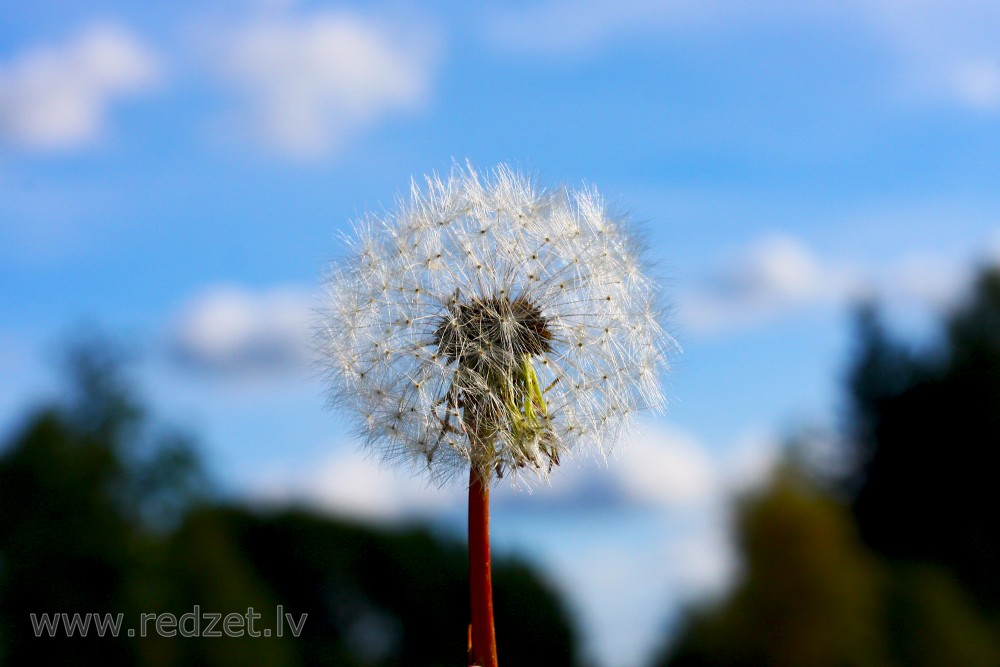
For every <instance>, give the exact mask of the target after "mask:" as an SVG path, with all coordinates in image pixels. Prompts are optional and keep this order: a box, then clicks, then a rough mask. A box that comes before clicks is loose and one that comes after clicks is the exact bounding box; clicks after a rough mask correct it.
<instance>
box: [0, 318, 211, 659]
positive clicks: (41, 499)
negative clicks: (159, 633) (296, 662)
mask: <svg viewBox="0 0 1000 667" xmlns="http://www.w3.org/2000/svg"><path fill="white" fill-rule="evenodd" d="M122 362H123V357H122V355H121V354H120V352H118V351H116V349H115V348H114V347H112V346H110V345H108V344H106V342H105V341H103V340H102V339H100V338H98V337H95V336H91V337H88V338H86V339H83V340H82V341H81V342H79V343H77V344H76V345H74V346H73V347H72V348H71V349H70V350H69V352H68V354H67V356H66V370H67V372H68V376H69V388H70V391H69V396H68V399H67V400H66V402H65V403H57V404H53V405H49V406H45V407H42V408H40V409H38V410H36V411H34V412H33V413H32V414H31V415H29V416H28V418H27V419H26V420H25V421H24V423H23V426H22V427H21V429H20V430H19V431H18V432H17V433H15V434H14V436H13V437H12V438H11V439H10V440H9V441H6V442H4V443H3V444H2V445H0V453H2V455H0V633H2V634H0V647H2V654H0V657H2V658H3V659H5V660H6V662H7V663H8V664H12V665H16V664H35V663H43V664H53V665H60V664H66V665H90V664H94V665H97V664H101V665H117V664H134V663H135V661H136V659H137V656H138V654H137V653H136V642H135V641H125V640H121V641H115V640H110V639H101V638H99V637H94V636H93V633H92V634H91V637H89V638H88V639H87V640H82V639H80V638H66V637H54V638H48V637H46V638H45V639H44V640H38V639H35V638H34V635H33V633H32V627H31V624H30V621H29V614H30V613H38V614H41V613H47V612H55V611H58V612H66V613H68V614H73V613H80V614H86V613H88V612H95V611H98V612H103V611H116V612H117V611H121V612H123V613H126V614H128V613H135V614H138V612H139V611H140V610H148V609H151V608H152V609H155V608H157V607H159V606H160V604H159V603H160V602H161V601H162V600H161V599H159V598H158V597H156V595H155V589H154V588H151V587H150V586H149V585H148V583H147V582H149V581H151V580H153V579H155V578H156V572H155V569H156V563H157V560H158V559H157V547H158V544H159V542H160V538H158V537H157V535H156V530H158V529H160V528H162V527H163V526H165V525H166V523H167V522H169V521H171V520H175V519H176V518H177V517H178V516H179V515H180V514H181V513H182V512H183V511H184V506H185V504H186V503H187V502H188V501H189V500H190V499H191V498H193V495H192V494H193V493H194V490H195V489H196V488H197V486H198V483H197V482H196V481H195V480H196V478H197V469H196V467H195V466H194V464H193V458H192V457H191V456H190V453H189V452H190V450H189V448H188V444H187V442H186V441H185V440H184V439H183V438H181V437H179V436H177V435H175V434H169V433H160V432H155V431H154V430H153V429H152V428H151V427H150V426H149V423H148V420H147V419H146V416H145V414H144V411H143V409H142V406H141V404H140V402H139V401H138V399H137V398H136V394H135V392H134V391H133V389H132V386H131V384H130V382H129V381H128V378H127V377H126V376H125V374H124V373H123V371H122Z"/></svg>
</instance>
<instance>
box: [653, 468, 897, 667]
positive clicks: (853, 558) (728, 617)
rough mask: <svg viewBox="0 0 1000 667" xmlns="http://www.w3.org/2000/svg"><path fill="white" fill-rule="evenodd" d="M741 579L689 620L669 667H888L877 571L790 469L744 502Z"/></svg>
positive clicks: (833, 512) (844, 524) (843, 516)
mask: <svg viewBox="0 0 1000 667" xmlns="http://www.w3.org/2000/svg"><path fill="white" fill-rule="evenodd" d="M737 530H738V535H739V538H738V539H739V547H740V550H741V553H742V555H743V573H742V579H741V581H740V583H739V584H738V585H737V586H736V588H735V589H734V590H733V591H732V593H731V594H730V595H729V596H728V597H726V598H725V599H724V600H722V601H721V602H719V603H718V604H717V605H715V606H711V607H707V608H703V609H701V610H697V611H695V612H693V613H692V614H690V615H689V617H688V619H687V621H686V624H685V626H684V627H683V629H682V631H681V633H680V636H679V638H678V640H677V641H676V643H675V644H674V646H673V647H672V649H671V650H670V651H669V652H668V653H667V654H666V655H665V656H664V657H663V658H662V659H660V660H659V661H657V662H656V664H657V665H662V666H663V667H668V666H669V667H701V666H707V665H718V666H720V667H721V666H726V667H737V666H739V667H742V666H744V665H745V666H747V667H749V666H752V665H761V666H774V667H841V666H845V665H852V666H857V667H863V666H872V667H875V666H880V665H887V664H889V662H888V650H887V646H886V644H885V632H884V631H883V618H884V617H883V613H882V598H881V595H880V590H881V586H882V584H881V580H882V577H881V573H880V570H879V566H878V564H877V562H876V560H875V559H874V558H873V557H872V556H871V555H870V554H869V553H868V552H867V550H866V549H865V548H864V545H863V544H862V542H861V540H860V538H859V537H858V536H857V534H856V531H855V529H854V527H853V525H852V524H851V521H850V516H849V514H848V513H847V512H845V511H844V510H843V509H842V508H840V507H839V506H838V505H836V504H835V503H834V502H832V501H831V500H829V499H828V498H826V497H824V496H823V495H822V494H821V493H819V492H818V491H817V490H816V489H814V488H813V487H812V486H811V485H810V484H809V483H808V482H807V481H806V479H805V478H804V477H803V476H802V475H801V474H800V473H799V471H797V470H795V469H794V468H792V467H788V468H786V469H784V470H782V471H781V473H780V474H779V475H778V476H777V477H776V479H775V481H774V483H773V484H772V485H771V486H770V487H768V488H767V489H765V490H764V491H763V492H761V493H760V494H759V495H757V496H754V497H751V498H749V499H747V500H746V501H745V502H744V504H743V506H742V508H741V510H740V513H739V519H738V526H737Z"/></svg>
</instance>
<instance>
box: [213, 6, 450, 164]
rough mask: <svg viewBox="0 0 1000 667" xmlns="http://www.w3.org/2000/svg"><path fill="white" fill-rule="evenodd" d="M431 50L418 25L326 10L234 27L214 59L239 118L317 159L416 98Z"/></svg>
mask: <svg viewBox="0 0 1000 667" xmlns="http://www.w3.org/2000/svg"><path fill="white" fill-rule="evenodd" d="M436 52H437V44H436V42H435V39H434V38H433V36H432V35H431V33H430V32H429V31H428V30H426V29H424V28H422V27H417V28H414V27H413V26H409V27H408V28H407V29H405V30H404V29H397V28H395V27H394V26H392V25H390V24H388V23H386V22H383V21H380V20H376V19H373V18H369V17H365V16H362V15H359V14H354V13H350V12H347V11H325V12H320V13H316V14H313V15H310V16H306V17H293V16H290V15H270V16H268V17H266V18H261V19H258V20H256V21H255V22H253V23H251V24H249V25H245V26H242V27H238V28H235V29H233V30H231V31H230V32H229V33H228V34H227V35H226V36H225V37H224V38H223V40H222V48H221V51H220V52H219V53H220V54H221V55H220V56H219V57H218V58H217V61H216V62H215V64H214V65H215V70H216V72H217V74H218V75H219V76H220V77H221V78H222V80H223V81H224V82H225V83H226V84H227V85H228V86H229V87H230V88H231V89H232V90H233V91H234V92H235V93H236V96H237V98H238V105H239V106H238V109H239V110H237V111H235V112H234V115H235V123H236V124H237V125H238V126H242V128H243V129H244V130H245V131H248V132H251V133H252V134H253V135H254V136H256V137H257V138H258V139H259V140H260V141H261V142H262V143H263V144H264V145H265V146H266V147H268V148H270V149H273V150H275V151H277V152H279V153H281V154H284V155H287V156H290V157H297V158H316V157H322V156H325V155H328V154H330V153H331V152H334V151H336V150H337V149H339V148H340V147H342V146H343V145H344V144H345V143H346V142H348V141H350V140H351V139H352V138H353V137H354V136H356V135H358V134H359V133H361V132H364V131H365V130H367V129H368V128H369V127H370V126H372V125H373V124H375V123H377V122H378V121H380V120H383V119H384V118H386V117H388V116H391V115H393V114H396V113H399V112H406V111H412V110H413V109H415V108H417V107H419V106H420V105H421V104H423V103H424V102H425V101H426V100H427V98H428V96H429V94H430V88H431V75H432V70H433V68H434V64H435V60H436V58H435V55H436Z"/></svg>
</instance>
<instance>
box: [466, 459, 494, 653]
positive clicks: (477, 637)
mask: <svg viewBox="0 0 1000 667" xmlns="http://www.w3.org/2000/svg"><path fill="white" fill-rule="evenodd" d="M469 591H470V594H471V595H470V598H471V602H472V647H471V650H470V651H469V664H470V665H478V667H497V640H496V634H495V633H494V630H493V583H492V576H491V574H490V485H489V480H484V479H482V476H481V475H479V474H477V472H476V468H475V466H472V472H471V474H470V475H469Z"/></svg>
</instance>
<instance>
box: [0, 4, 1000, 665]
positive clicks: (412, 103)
mask: <svg viewBox="0 0 1000 667" xmlns="http://www.w3.org/2000/svg"><path fill="white" fill-rule="evenodd" d="M998 22H1000V9H998V7H997V6H996V5H995V3H990V2H985V1H980V0H959V1H957V2H956V1H953V2H944V1H943V0H920V1H918V2H912V1H911V2H900V1H898V0H868V1H866V2H862V1H861V0H848V1H847V2H842V3H836V6H835V7H833V6H830V3H819V2H795V3H791V2H778V1H773V2H743V1H738V0H728V1H722V0H720V1H718V2H693V1H684V2H682V1H677V2H652V1H649V0H618V1H616V2H610V1H604V0H582V1H580V2H573V3H570V2H559V1H553V2H539V3H526V2H518V3H477V4H471V3H457V2H453V3H451V2H434V3H421V4H417V3H402V2H394V3H365V4H364V5H360V4H356V5H352V4H348V3H342V4H333V3H325V2H304V1H303V2H297V1H296V0H259V1H257V2H254V1H253V0H246V1H242V2H235V1H218V2H199V3H195V2H170V3H167V2H145V3H135V2H124V1H120V2H110V1H101V0H95V1H93V2H87V3H79V2H69V1H67V0H38V1H36V2H31V3H25V2H15V1H14V0H0V286H2V289H0V371H2V373H0V426H3V427H4V428H8V427H10V426H11V424H12V420H13V418H14V417H15V415H17V414H18V411H19V410H20V409H22V408H23V406H24V405H26V404H27V403H29V402H30V401H32V400H34V399H36V398H37V397H38V396H40V395H41V394H43V393H44V392H45V391H46V390H47V389H49V388H50V387H51V386H52V376H51V373H50V370H49V366H48V362H49V360H50V358H51V356H52V351H53V349H54V347H55V345H56V344H57V342H58V340H60V336H63V335H65V334H66V333H67V332H70V331H72V330H73V328H74V327H77V326H79V325H80V324H81V323H82V322H97V323H100V324H101V325H103V326H105V327H106V328H108V329H110V330H112V331H115V332H119V333H121V334H123V335H125V336H127V337H128V338H129V339H130V340H132V341H135V342H136V343H137V344H138V345H139V347H140V348H141V349H142V351H143V352H144V353H145V359H146V361H145V362H144V364H143V367H142V373H143V377H144V378H145V380H146V382H147V384H148V386H149V390H150V394H151V399H152V400H153V402H154V403H155V404H156V405H157V406H159V407H160V408H161V410H162V411H163V412H164V413H165V414H167V415H168V416H170V417H171V418H174V419H175V420H177V421H180V422H181V423H182V424H185V425H187V426H189V427H190V428H192V429H193V430H196V431H197V432H199V433H201V434H202V435H203V440H204V444H203V449H204V454H205V458H206V460H207V461H208V462H209V464H210V465H211V467H212V472H213V474H214V475H215V477H216V478H217V479H219V480H220V483H221V484H222V485H223V486H224V487H225V488H226V489H228V490H229V491H230V492H232V493H235V494H239V495H241V496H246V497H251V498H256V499H262V500H268V501H273V500H275V499H287V498H294V499H298V500H304V501H307V502H312V503H316V504H317V505H318V506H321V507H324V508H327V509H329V510H331V511H337V512H341V513H346V514H350V515H354V516H365V517H369V518H377V519H379V520H398V519H400V518H406V517H407V516H412V515H414V514H416V515H418V516H420V517H424V518H430V519H432V520H435V521H438V522H440V523H441V524H442V525H444V526H449V527H455V526H458V525H460V523H461V509H462V503H461V499H460V495H461V494H460V490H455V489H451V490H445V491H437V490H434V489H427V488H425V487H424V486H423V485H422V483H421V482H420V481H419V480H413V479H411V478H409V477H407V476H406V475H405V474H402V473H400V474H394V473H392V472H389V471H380V470H379V469H378V468H377V466H375V465H374V464H372V463H371V462H369V461H367V460H365V459H364V458H363V457H361V456H360V455H359V454H358V452H357V449H356V445H355V443H353V442H352V441H351V440H350V439H349V438H347V437H345V436H344V435H343V433H344V432H345V427H344V422H343V421H342V420H341V418H340V417H339V416H337V415H334V414H331V413H329V412H327V411H324V410H323V397H322V386H321V385H320V383H318V382H317V381H316V380H315V378H314V377H313V376H312V375H311V373H310V371H309V359H308V358H307V357H308V355H307V353H306V351H305V349H306V348H305V340H306V338H307V336H308V332H309V326H310V325H309V322H310V313H311V309H312V308H313V307H314V305H315V303H316V298H317V295H318V294H319V293H320V290H319V280H320V276H321V275H322V272H323V270H324V267H325V266H326V265H327V263H328V262H329V261H331V260H332V259H334V258H335V257H336V255H337V253H338V243H337V241H336V235H337V233H338V232H341V231H345V230H347V229H349V223H350V221H351V219H353V218H355V217H357V216H359V215H360V214H362V213H363V212H364V211H366V210H382V209H385V208H391V207H392V203H393V200H394V198H395V197H396V196H397V195H399V194H401V193H403V192H405V191H406V189H407V187H408V183H409V179H410V178H411V177H419V176H420V175H421V174H424V173H426V172H429V171H432V170H438V171H447V170H448V169H449V168H450V166H451V165H452V163H453V161H460V162H461V161H464V160H466V159H468V160H470V161H472V163H474V164H475V165H477V166H478V167H480V168H483V169H488V168H490V167H491V166H492V165H495V164H497V163H498V162H509V163H511V164H512V165H514V166H517V167H521V168H524V169H527V170H530V171H532V172H533V173H535V174H536V175H537V177H538V179H539V181H540V182H541V183H543V184H549V185H558V184H562V183H566V184H570V185H578V184H580V183H582V182H587V183H592V184H594V185H596V186H597V187H598V189H599V190H600V191H601V192H602V193H603V194H604V195H605V196H606V197H607V198H608V199H609V201H611V202H612V203H614V204H615V205H617V206H618V207H619V208H620V209H622V210H624V211H627V212H628V213H629V214H630V216H631V217H632V218H633V219H634V220H636V221H637V222H638V223H640V225H641V227H643V229H644V230H645V233H646V235H647V238H648V241H649V243H650V245H651V248H652V255H653V256H654V257H655V258H656V260H657V262H658V266H657V271H658V272H659V274H660V275H661V276H662V278H663V280H664V282H665V283H666V285H667V287H668V290H667V291H668V294H669V296H670V301H671V303H672V306H673V309H672V315H671V321H670V327H671V330H672V331H673V333H674V335H675V336H676V338H677V339H678V341H679V342H680V344H681V346H682V347H683V349H684V353H683V354H682V355H680V356H679V357H678V358H676V359H675V360H674V371H673V373H672V375H671V378H670V384H669V387H668V391H669V395H670V396H671V397H672V399H673V402H672V405H671V408H670V410H669V413H668V414H667V415H666V416H665V417H662V418H656V419H651V420H647V421H645V422H644V425H643V430H641V431H640V432H639V433H638V434H637V435H636V436H635V437H634V438H633V439H632V440H633V442H631V443H627V444H628V445H629V446H627V447H623V454H622V455H621V457H619V458H618V459H616V460H612V461H610V462H609V463H608V465H607V466H606V467H605V466H603V465H593V464H591V465H581V466H576V465H571V466H568V467H567V470H565V471H563V473H562V474H561V476H560V475H557V476H555V477H554V478H553V481H552V487H551V488H547V489H538V490H536V492H535V493H534V494H533V495H531V496H526V495H525V494H523V493H522V494H513V493H507V494H506V495H501V496H500V498H499V499H498V506H497V509H496V513H495V520H494V531H495V533H496V538H495V539H496V542H497V544H498V548H500V549H501V550H504V549H506V550H516V551H520V552H522V553H525V554H527V555H528V556H529V557H532V558H533V559H535V560H536V562H538V563H539V564H540V565H541V566H542V567H543V568H545V570H546V572H548V573H549V574H550V576H552V577H553V578H554V580H556V581H557V583H558V584H559V585H560V586H561V587H562V588H563V589H564V591H565V592H566V594H567V595H568V596H569V599H570V600H571V601H572V603H573V604H574V609H575V610H576V613H577V615H578V617H579V619H580V622H581V624H582V625H583V627H585V628H586V629H587V630H588V635H589V636H590V637H591V639H590V643H589V645H588V648H589V650H590V651H591V652H592V653H593V654H594V655H595V656H596V657H597V658H598V659H599V660H601V661H602V662H603V664H605V665H608V666H611V665H616V666H617V665H620V666H622V667H631V666H632V665H638V664H641V660H642V658H643V656H644V654H645V653H646V652H648V651H649V650H650V648H651V647H652V646H654V645H655V644H656V643H657V642H658V641H660V639H661V637H662V631H663V629H664V628H665V627H666V626H667V623H668V619H669V618H670V616H671V614H672V613H674V612H676V609H677V605H678V604H679V603H680V602H681V601H682V600H684V599H686V598H687V597H689V596H691V595H695V594H698V593H700V592H704V591H710V590H718V588H719V587H720V586H722V585H724V583H725V581H726V580H727V577H729V576H731V574H732V572H733V571H734V570H733V563H732V559H731V557H730V556H729V552H728V550H727V547H726V544H725V531H724V527H725V517H726V510H725V507H726V503H725V499H726V498H727V497H728V496H729V495H731V494H732V493H734V492H735V491H738V490H739V489H741V488H745V487H746V485H748V484H752V483H753V482H754V480H759V479H760V478H761V476H762V475H764V474H765V471H766V468H767V465H768V462H769V461H771V460H773V458H774V456H775V454H774V452H775V451H776V447H777V445H776V442H778V441H779V440H780V438H781V437H782V435H784V434H787V433H788V432H789V431H790V430H793V429H795V428H797V427H799V426H802V425H804V424H814V423H819V424H830V423H832V422H834V421H835V419H836V414H837V410H838V409H839V407H840V403H839V401H840V400H841V399H840V392H839V387H838V382H839V380H840V378H841V375H842V373H843V370H844V363H845V359H846V355H847V354H848V352H849V342H850V338H849V335H850V331H849V319H848V317H847V313H848V310H849V304H850V303H851V302H852V301H853V300H854V299H856V298H857V297H859V296H861V295H875V296H877V297H878V298H879V299H880V300H881V301H882V302H883V303H885V305H886V307H887V309H888V312H889V313H890V315H891V317H892V320H893V322H895V323H896V324H897V325H898V326H899V327H900V328H901V329H903V330H904V331H908V332H911V333H913V334H914V335H926V334H927V333H928V329H927V322H929V321H932V318H933V316H934V314H935V313H939V312H941V311H942V310H943V309H947V308H948V307H949V306H950V304H953V303H954V302H955V301H956V299H959V298H960V297H961V294H962V291H963V288H964V286H965V284H966V283H967V280H968V276H969V273H970V271H971V269H972V267H973V266H975V265H977V264H984V263H991V262H995V261H997V259H998V258H1000V217H998V213H1000V187H998V186H1000V170H998V167H1000V158H998V156H1000V42H998V41H997V40H996V39H995V26H996V25H998ZM609 601H613V603H611V602H609ZM501 641H502V638H501Z"/></svg>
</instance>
